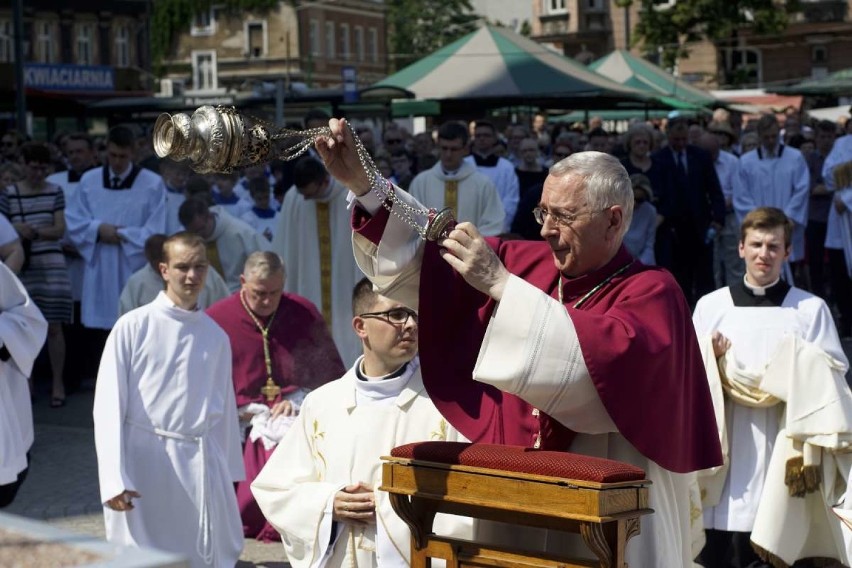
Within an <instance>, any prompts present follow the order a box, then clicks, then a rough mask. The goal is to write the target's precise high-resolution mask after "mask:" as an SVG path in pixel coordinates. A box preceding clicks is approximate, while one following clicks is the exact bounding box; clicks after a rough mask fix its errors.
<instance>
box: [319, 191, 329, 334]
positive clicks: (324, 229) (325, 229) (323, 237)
mask: <svg viewBox="0 0 852 568" xmlns="http://www.w3.org/2000/svg"><path fill="white" fill-rule="evenodd" d="M316 205H317V238H318V239H319V253H320V294H321V298H322V317H324V318H325V323H326V325H328V327H329V329H331V324H332V322H331V224H330V220H329V214H328V203H327V202H319V201H318V202H317V204H316Z"/></svg>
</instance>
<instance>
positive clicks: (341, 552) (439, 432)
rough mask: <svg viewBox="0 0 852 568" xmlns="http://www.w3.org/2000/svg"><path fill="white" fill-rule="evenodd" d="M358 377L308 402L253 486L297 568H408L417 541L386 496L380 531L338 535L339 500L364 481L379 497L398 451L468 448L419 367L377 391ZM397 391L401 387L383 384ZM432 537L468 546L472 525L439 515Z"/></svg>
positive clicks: (343, 528)
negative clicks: (335, 513) (385, 470)
mask: <svg viewBox="0 0 852 568" xmlns="http://www.w3.org/2000/svg"><path fill="white" fill-rule="evenodd" d="M353 335H354V334H353ZM360 364H361V359H358V360H357V361H356V363H355V365H356V366H357V365H360ZM355 368H356V367H353V368H352V369H350V370H349V371H348V372H347V373H346V374H345V375H344V376H343V377H342V378H340V379H338V380H336V381H332V382H330V383H327V384H325V385H323V386H321V387H320V388H318V389H316V390H314V391H313V392H311V393H309V394H308V395H307V397H306V398H305V401H304V402H303V403H302V408H301V412H300V414H299V417H298V419H297V421H296V423H295V424H294V425H293V426H292V427H291V428H290V430H289V431H288V432H287V434H286V435H285V436H284V439H283V440H282V441H281V443H280V444H279V445H278V448H277V449H276V450H275V452H274V453H273V454H272V457H271V458H270V460H269V462H267V464H266V466H264V468H263V470H262V471H261V472H260V474H259V475H258V476H257V478H256V479H255V481H254V483H252V492H253V493H254V496H255V498H256V499H257V503H258V505H260V508H261V510H262V511H263V514H264V515H265V516H266V518H267V520H268V521H269V522H270V523H271V524H272V525H273V526H274V527H275V528H276V529H277V530H278V531H279V532H281V534H282V541H283V543H284V550H285V552H286V554H287V561H288V562H289V563H290V565H291V566H293V567H294V568H319V567H323V568H338V567H342V566H358V567H361V568H363V567H373V566H382V567H392V566H407V565H408V563H409V562H410V531H409V528H408V526H407V525H406V524H405V523H404V522H403V521H402V520H401V519H400V518H399V517H397V515H396V513H395V512H394V511H393V508H392V507H391V504H390V500H389V498H388V494H387V493H385V492H383V491H376V492H375V499H376V524H375V525H352V524H348V523H337V533H336V534H335V535H332V528H333V527H332V506H333V502H334V495H335V493H337V492H338V491H340V490H341V489H342V488H343V487H345V486H347V485H350V484H354V483H357V482H359V481H360V482H364V483H366V484H368V485H370V486H371V487H373V488H376V487H379V486H380V485H381V482H382V472H381V460H380V459H379V458H380V457H381V456H385V455H389V454H390V450H391V449H393V448H394V447H396V446H400V445H403V444H407V443H410V442H418V441H430V440H433V441H434V440H442V441H464V440H463V438H461V436H460V434H459V433H458V432H457V431H456V430H455V429H454V428H452V427H451V426H449V425H448V424H447V421H446V420H445V419H444V418H443V417H442V416H441V414H440V413H439V412H438V409H437V408H435V406H434V404H432V402H431V400H430V399H429V397H428V395H427V394H426V390H425V387H424V386H423V379H422V378H421V376H420V367H419V364H418V363H417V359H415V360H413V361H412V362H410V363H409V364H408V368H407V369H406V372H405V373H404V374H403V375H401V376H400V377H397V378H393V379H386V380H385V381H380V382H378V383H367V382H365V381H362V380H360V379H359V378H358V377H357V375H356V372H355ZM391 381H393V382H396V383H397V384H395V385H394V384H388V385H384V384H382V383H386V382H391ZM383 391H384V392H383ZM434 527H435V532H436V533H437V534H440V535H451V536H455V537H459V538H470V536H471V530H472V529H471V527H472V523H471V521H470V519H466V518H464V517H454V516H451V515H438V516H437V517H436V519H435V525H434ZM332 541H334V544H333V546H332V545H330V544H329V543H331V542H332Z"/></svg>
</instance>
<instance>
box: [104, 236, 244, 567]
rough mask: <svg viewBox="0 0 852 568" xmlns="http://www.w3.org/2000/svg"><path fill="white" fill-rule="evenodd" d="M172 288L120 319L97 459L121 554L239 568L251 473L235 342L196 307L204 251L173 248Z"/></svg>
mask: <svg viewBox="0 0 852 568" xmlns="http://www.w3.org/2000/svg"><path fill="white" fill-rule="evenodd" d="M163 250H164V255H165V260H164V262H162V263H160V274H161V275H162V278H163V280H164V281H165V282H166V289H165V291H164V292H161V293H160V295H159V296H157V298H156V299H155V300H154V301H153V302H151V303H150V304H148V305H146V306H143V307H141V308H139V309H137V310H134V311H132V312H130V313H128V314H125V315H124V316H122V317H121V318H120V319H119V320H118V322H116V325H115V327H114V328H113V330H112V332H111V333H110V335H109V338H108V339H107V343H106V347H105V348H104V354H103V358H102V359H101V365H100V370H99V372H98V381H97V387H96V389H95V403H94V423H95V448H96V450H97V456H98V479H99V482H100V494H101V501H102V502H103V504H104V506H105V507H104V521H105V524H106V537H107V540H108V541H109V542H111V543H116V544H121V545H129V546H140V547H152V548H157V549H160V550H165V551H168V552H174V553H178V554H182V555H183V556H185V557H186V558H188V559H189V561H190V566H193V567H197V568H200V567H202V566H210V565H212V566H214V567H217V568H219V567H221V568H225V567H228V568H230V567H232V566H234V565H235V564H236V562H237V559H238V558H239V556H240V552H241V551H242V548H243V531H242V526H241V524H240V515H239V512H238V511H237V501H236V497H235V495H234V490H233V483H234V482H237V481H241V480H242V479H243V478H244V476H245V474H244V471H243V460H242V455H241V448H240V433H239V428H238V419H237V405H236V402H235V400H234V388H233V385H232V383H231V347H230V343H229V341H228V336H227V335H226V334H225V332H224V331H222V328H220V327H219V326H218V325H217V324H216V323H215V322H214V321H213V320H212V319H211V318H210V317H209V316H208V315H207V314H205V313H204V311H203V310H200V309H198V296H199V294H200V293H201V290H202V289H203V287H204V280H205V277H206V275H207V271H208V263H207V257H206V253H205V244H204V241H203V240H202V239H201V238H200V237H198V236H197V235H193V234H190V233H185V232H184V233H177V234H176V235H174V236H172V237H170V238H169V239H168V240H167V241H166V243H165V244H164V245H163Z"/></svg>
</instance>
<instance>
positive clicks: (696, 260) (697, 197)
mask: <svg viewBox="0 0 852 568" xmlns="http://www.w3.org/2000/svg"><path fill="white" fill-rule="evenodd" d="M688 130H689V123H688V122H687V121H686V119H684V118H681V117H678V118H674V119H672V120H670V121H669V123H668V128H667V129H666V134H667V136H668V146H666V147H664V148H661V149H660V150H658V151H657V152H655V153H654V155H653V156H652V158H653V160H654V162H655V163H656V164H657V165H658V167H659V168H660V170H659V171H661V172H662V175H661V179H662V187H660V188H659V200H658V203H657V212H658V213H659V214H660V215H661V216H662V217H663V222H662V224H661V225H660V227H659V229H658V230H657V244H656V251H655V252H656V257H657V263H658V264H659V265H660V266H664V267H665V268H668V269H669V270H670V271H671V272H672V274H673V275H674V277H675V278H676V279H677V281H678V283H679V284H680V287H681V288H682V289H683V293H684V295H685V296H686V299H687V300H688V301H689V304H690V306H694V305H695V302H696V301H697V300H698V298H700V297H701V296H703V295H704V294H707V293H708V292H711V291H713V289H714V288H715V286H714V283H713V239H714V237H715V235H716V233H717V232H718V231H719V229H720V228H721V227H722V225H723V223H724V220H725V199H724V197H723V196H722V190H721V187H720V185H719V178H718V177H717V176H716V170H715V168H714V167H713V160H712V159H711V157H710V154H708V153H707V152H706V151H704V150H702V149H701V148H698V147H697V146H693V145H691V144H687V133H688ZM654 189H655V191H656V190H657V188H654Z"/></svg>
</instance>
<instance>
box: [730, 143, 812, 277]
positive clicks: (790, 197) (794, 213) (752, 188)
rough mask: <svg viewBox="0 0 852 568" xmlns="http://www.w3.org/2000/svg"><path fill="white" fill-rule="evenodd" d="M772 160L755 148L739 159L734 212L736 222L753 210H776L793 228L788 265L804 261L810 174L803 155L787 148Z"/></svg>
mask: <svg viewBox="0 0 852 568" xmlns="http://www.w3.org/2000/svg"><path fill="white" fill-rule="evenodd" d="M775 152H776V154H779V153H780V155H776V156H775V157H772V158H770V157H768V156H767V155H766V148H757V149H755V150H752V151H751V152H748V153H746V154H745V155H744V156H743V157H742V158H740V173H739V179H738V182H737V183H736V184H735V185H734V210H735V211H736V213H737V218H738V219H739V222H740V223H742V220H743V218H744V217H745V216H746V214H748V212H749V211H751V210H752V209H755V208H756V207H777V208H778V209H781V210H782V211H784V214H785V215H787V217H789V218H790V220H791V221H793V223H795V227H794V229H793V250H792V252H791V253H790V262H796V261H799V260H802V259H804V258H805V226H806V225H807V224H808V204H809V198H810V191H811V186H810V172H809V170H808V163H807V162H806V161H805V158H804V157H803V156H802V153H801V152H799V151H798V150H796V149H795V148H791V147H790V146H783V145H781V146H779V147H778V148H776V151H775Z"/></svg>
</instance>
